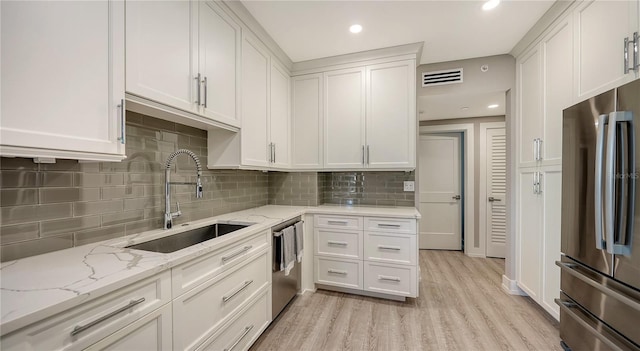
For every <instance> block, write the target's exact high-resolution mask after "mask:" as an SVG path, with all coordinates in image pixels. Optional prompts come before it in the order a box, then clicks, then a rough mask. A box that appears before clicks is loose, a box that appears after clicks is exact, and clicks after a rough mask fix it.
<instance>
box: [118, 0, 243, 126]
mask: <svg viewBox="0 0 640 351" xmlns="http://www.w3.org/2000/svg"><path fill="white" fill-rule="evenodd" d="M126 7H127V15H126V16H127V19H126V23H127V58H126V60H127V75H126V90H127V92H128V93H130V94H133V95H136V96H139V97H141V98H144V99H147V100H150V101H153V102H157V103H160V104H163V105H166V106H169V107H173V108H177V109H180V110H183V111H186V112H190V113H193V114H196V115H199V116H202V117H204V118H206V119H210V120H214V121H217V122H222V123H225V124H228V125H231V126H238V125H239V123H240V122H239V116H240V114H239V104H240V99H239V91H240V87H239V84H238V83H239V81H240V38H241V28H240V26H239V25H238V24H237V23H236V22H234V21H233V19H232V18H231V17H230V16H229V15H228V14H227V13H226V12H225V11H224V10H223V9H222V8H221V7H220V5H218V4H216V3H215V2H214V1H189V0H181V1H154V2H147V1H128V2H126ZM169 53H170V54H169Z"/></svg>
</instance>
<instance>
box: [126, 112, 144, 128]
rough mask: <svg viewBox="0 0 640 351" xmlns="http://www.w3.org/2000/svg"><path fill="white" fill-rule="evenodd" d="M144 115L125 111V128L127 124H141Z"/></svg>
mask: <svg viewBox="0 0 640 351" xmlns="http://www.w3.org/2000/svg"><path fill="white" fill-rule="evenodd" d="M143 117H144V115H141V114H139V113H137V112H133V111H127V114H126V118H127V128H129V124H142V118H143Z"/></svg>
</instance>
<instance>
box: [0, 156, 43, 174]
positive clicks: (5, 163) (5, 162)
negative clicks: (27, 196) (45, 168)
mask: <svg viewBox="0 0 640 351" xmlns="http://www.w3.org/2000/svg"><path fill="white" fill-rule="evenodd" d="M0 169H2V170H5V169H6V170H23V171H26V170H33V171H37V170H38V164H37V163H35V162H33V159H31V158H21V157H0Z"/></svg>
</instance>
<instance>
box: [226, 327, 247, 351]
mask: <svg viewBox="0 0 640 351" xmlns="http://www.w3.org/2000/svg"><path fill="white" fill-rule="evenodd" d="M251 329H253V325H250V326H248V327H244V332H242V335H240V337H239V338H238V340H236V342H234V343H233V345H231V347H229V348H228V349H224V351H231V350H233V349H234V348H235V347H236V346H238V344H239V343H240V341H242V339H244V337H245V336H247V334H249V332H250V331H251Z"/></svg>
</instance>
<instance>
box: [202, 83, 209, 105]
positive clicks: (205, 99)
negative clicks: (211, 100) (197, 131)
mask: <svg viewBox="0 0 640 351" xmlns="http://www.w3.org/2000/svg"><path fill="white" fill-rule="evenodd" d="M202 83H204V104H203V105H204V108H207V85H209V84H207V77H204V80H203V81H202Z"/></svg>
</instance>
